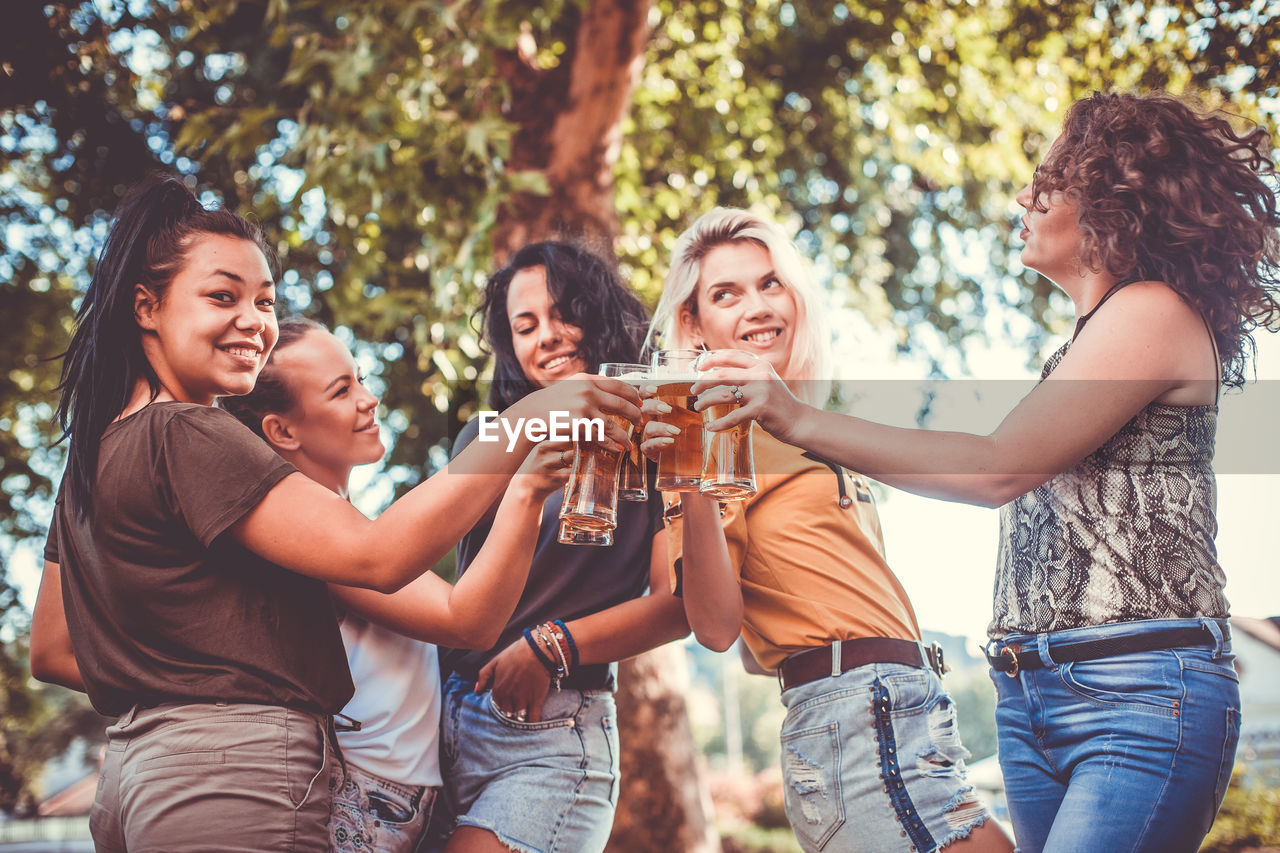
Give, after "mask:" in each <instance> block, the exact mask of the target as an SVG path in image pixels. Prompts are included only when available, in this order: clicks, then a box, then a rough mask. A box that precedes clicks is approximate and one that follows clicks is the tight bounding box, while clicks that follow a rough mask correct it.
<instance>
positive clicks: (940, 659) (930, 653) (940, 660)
mask: <svg viewBox="0 0 1280 853" xmlns="http://www.w3.org/2000/svg"><path fill="white" fill-rule="evenodd" d="M924 654H925V658H926V659H928V661H929V666H930V668H932V669H933V671H934V672H936V673H938V677H939V678H941V677H942V676H944V675H946V674H947V673H948V672H950V671H951V667H949V666H947V661H946V658H945V657H944V656H943V653H942V644H941V643H937V642H933V643H930V644H929V645H927V646H925V647H924Z"/></svg>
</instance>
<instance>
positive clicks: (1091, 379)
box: [693, 93, 1280, 853]
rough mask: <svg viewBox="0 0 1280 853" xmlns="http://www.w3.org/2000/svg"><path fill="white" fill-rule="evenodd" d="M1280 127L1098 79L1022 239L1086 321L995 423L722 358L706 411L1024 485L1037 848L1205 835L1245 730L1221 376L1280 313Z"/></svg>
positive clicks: (1023, 651)
mask: <svg viewBox="0 0 1280 853" xmlns="http://www.w3.org/2000/svg"><path fill="white" fill-rule="evenodd" d="M1274 178H1275V166H1274V163H1273V162H1272V160H1271V156H1270V140H1269V137H1268V135H1267V133H1266V132H1265V131H1264V130H1263V129H1261V128H1256V127H1255V128H1252V129H1250V130H1248V131H1245V132H1237V131H1236V130H1235V129H1234V128H1233V127H1232V124H1231V123H1230V122H1229V121H1228V120H1227V118H1226V117H1224V116H1223V115H1222V114H1219V113H1211V112H1206V111H1203V110H1201V109H1199V108H1197V107H1194V106H1189V105H1187V104H1186V103H1184V102H1182V101H1180V100H1178V99H1175V98H1173V97H1170V96H1169V95H1165V94H1151V95H1130V94H1101V93H1099V94H1094V95H1092V96H1090V97H1088V98H1085V99H1083V100H1081V101H1079V102H1078V103H1076V104H1074V105H1073V106H1072V107H1071V108H1070V110H1069V111H1068V113H1067V117H1066V122H1065V128H1064V130H1063V133H1062V135H1061V136H1060V137H1059V138H1058V140H1057V141H1056V142H1054V144H1053V145H1052V146H1051V148H1050V150H1049V153H1048V156H1047V157H1046V158H1045V160H1044V162H1043V164H1042V165H1041V167H1040V168H1039V169H1037V171H1036V176H1035V178H1034V180H1033V181H1032V184H1031V186H1029V187H1027V188H1025V189H1024V190H1022V192H1020V193H1019V194H1018V197H1017V200H1018V204H1019V205H1021V206H1022V207H1023V208H1024V209H1025V211H1026V213H1025V214H1024V215H1023V217H1022V220H1021V222H1022V225H1023V228H1022V231H1021V233H1020V235H1019V236H1020V238H1021V239H1022V240H1024V241H1025V246H1024V248H1023V251H1022V261H1023V263H1024V264H1025V265H1026V266H1028V267H1030V268H1032V269H1035V270H1038V271H1039V272H1040V273H1042V274H1044V275H1045V276H1046V277H1048V278H1049V279H1051V280H1052V281H1053V282H1054V283H1055V284H1056V285H1057V286H1058V287H1060V288H1061V289H1062V290H1063V292H1065V293H1066V294H1067V295H1068V296H1069V297H1071V300H1072V302H1073V303H1074V305H1075V309H1076V316H1077V320H1076V327H1075V334H1074V335H1073V336H1072V339H1071V340H1070V341H1067V342H1066V343H1065V344H1063V346H1062V347H1061V348H1060V349H1059V350H1058V351H1057V352H1055V353H1054V354H1053V355H1052V356H1051V357H1050V358H1049V360H1048V362H1047V363H1046V364H1045V367H1044V370H1043V372H1042V376H1041V381H1040V383H1039V384H1038V385H1037V386H1036V388H1035V389H1034V390H1033V391H1032V392H1031V393H1030V394H1028V395H1027V397H1026V398H1025V399H1024V400H1022V402H1021V403H1019V404H1018V406H1017V407H1015V408H1014V410H1013V411H1012V412H1011V413H1010V414H1009V415H1008V416H1006V417H1005V419H1004V420H1003V421H1002V422H1001V424H1000V425H999V426H998V427H997V428H996V429H995V431H994V432H992V433H991V434H989V435H972V434H966V433H958V432H931V431H928V430H912V429H898V428H894V427H888V426H884V425H881V424H876V423H872V422H870V421H866V420H862V419H860V418H854V417H850V416H847V415H842V414H837V413H834V412H822V411H819V410H818V409H816V408H813V407H812V406H809V405H807V404H805V403H804V402H802V401H800V400H798V399H797V398H796V397H795V396H794V395H793V394H792V393H791V392H790V391H789V390H788V388H787V385H786V384H785V383H784V382H783V381H782V380H780V379H779V378H778V377H777V376H776V375H775V374H774V372H773V370H772V368H771V367H770V366H769V365H768V364H767V363H756V364H752V365H749V366H748V365H746V364H745V362H743V361H741V360H739V359H736V358H735V357H734V356H732V355H729V356H716V357H713V358H709V359H707V360H706V366H707V367H711V368H715V369H716V372H715V374H714V376H715V378H714V379H708V380H706V381H703V382H701V383H699V384H697V385H695V386H694V387H693V391H694V392H695V393H698V394H700V397H699V402H698V406H699V408H706V407H707V406H710V405H715V404H721V403H724V402H727V401H729V400H730V399H733V398H735V397H736V398H737V399H740V400H741V401H742V406H741V407H740V408H739V409H737V410H736V411H734V412H733V413H731V414H729V415H727V416H725V417H723V418H720V419H718V420H716V421H712V422H711V423H709V424H707V427H706V428H707V429H710V430H724V429H730V428H732V427H734V426H735V425H737V424H739V423H741V422H743V421H745V420H747V419H754V420H756V421H758V422H759V423H760V424H761V426H763V427H764V428H765V429H766V430H767V431H769V432H770V433H771V434H773V435H774V436H776V437H778V438H780V439H782V440H783V441H786V442H788V443H791V444H795V445H798V446H799V447H802V448H805V449H806V450H808V451H811V452H813V453H815V454H818V455H820V456H822V457H823V458H825V459H829V460H831V461H833V462H836V463H839V464H841V465H844V466H847V467H849V468H852V469H855V470H859V471H862V472H864V473H866V474H867V475H869V476H872V477H875V478H877V479H879V480H882V481H884V482H886V483H888V484H890V485H893V486H897V487H899V488H903V489H906V490H908V491H912V492H916V493H918V494H923V495H927V496H932V497H937V498H942V499H944V500H953V501H961V502H965V503H975V504H982V505H986V506H992V507H1000V508H1001V514H1000V528H1001V533H1000V553H999V561H998V566H997V571H996V582H995V613H994V618H993V620H992V622H991V626H990V629H989V633H990V637H991V642H990V644H989V646H988V650H987V657H988V660H989V662H990V664H991V667H992V679H993V680H994V681H995V683H996V687H997V691H998V695H999V700H998V704H997V708H996V720H997V725H998V729H999V751H1000V763H1001V767H1002V769H1003V771H1004V776H1005V785H1006V791H1007V795H1008V800H1009V812H1010V816H1011V818H1012V820H1013V825H1014V831H1015V833H1016V835H1017V840H1018V846H1019V849H1020V850H1022V851H1042V850H1043V851H1055V853H1060V851H1065V850H1134V851H1153V852H1154V851H1160V853H1165V851H1179V850H1185V851H1194V850H1196V849H1197V848H1198V847H1199V844H1200V841H1201V840H1202V839H1203V838H1204V836H1205V834H1206V833H1207V832H1208V829H1209V827H1210V825H1211V824H1212V823H1213V818H1214V815H1215V814H1216V812H1217V808H1218V805H1219V804H1220V803H1221V801H1222V796H1223V794H1224V792H1225V790H1226V786H1227V782H1228V780H1229V779H1230V776H1231V768H1232V764H1233V760H1234V756H1235V750H1236V743H1237V739H1238V736H1239V730H1240V697H1239V684H1238V679H1237V676H1236V673H1235V670H1234V667H1233V666H1232V661H1233V657H1234V656H1233V655H1232V652H1231V637H1230V631H1229V628H1228V624H1227V617H1228V605H1227V600H1226V597H1225V596H1224V594H1223V588H1224V586H1225V583H1226V578H1225V575H1224V573H1223V570H1222V567H1221V566H1220V565H1219V564H1218V560H1217V552H1216V549H1215V546H1214V541H1213V540H1214V535H1215V534H1216V532H1217V520H1216V518H1215V515H1214V513H1215V504H1216V484H1215V480H1214V473H1213V467H1212V460H1213V450H1214V434H1215V430H1216V424H1217V414H1218V406H1217V398H1218V389H1219V387H1220V385H1221V384H1223V383H1225V384H1228V385H1240V384H1242V382H1243V380H1244V375H1245V369H1246V366H1247V363H1248V360H1249V356H1250V354H1251V348H1252V339H1251V338H1250V333H1251V332H1252V331H1253V330H1254V329H1256V328H1258V327H1259V326H1262V327H1267V328H1273V327H1275V325H1276V324H1277V319H1278V318H1280V302H1278V293H1280V288H1278V286H1277V273H1278V272H1280V238H1278V236H1277V228H1278V227H1280V214H1278V213H1277V200H1276V195H1275V189H1274V187H1275V183H1274Z"/></svg>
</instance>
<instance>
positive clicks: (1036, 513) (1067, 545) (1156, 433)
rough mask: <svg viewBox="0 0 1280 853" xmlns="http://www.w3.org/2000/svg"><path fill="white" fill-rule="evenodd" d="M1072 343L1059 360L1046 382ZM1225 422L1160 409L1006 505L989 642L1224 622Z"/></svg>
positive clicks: (1205, 410)
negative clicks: (1216, 460) (1219, 456)
mask: <svg viewBox="0 0 1280 853" xmlns="http://www.w3.org/2000/svg"><path fill="white" fill-rule="evenodd" d="M1117 289H1118V288H1117ZM1108 296H1110V294H1108ZM1099 304H1101V303H1099ZM1094 310H1097V309H1096V308H1095V309H1094ZM1091 313H1092V312H1091ZM1087 319H1088V317H1087V316H1086V317H1084V318H1081V323H1080V324H1079V326H1078V327H1077V334H1079V329H1080V328H1082V327H1083V325H1084V322H1083V321H1084V320H1087ZM1070 346H1071V341H1068V342H1067V343H1066V344H1064V345H1063V346H1062V348H1061V349H1059V350H1058V351H1057V352H1055V353H1054V354H1053V355H1052V356H1051V357H1050V358H1049V360H1048V361H1047V362H1046V363H1045V366H1044V370H1043V371H1042V372H1041V375H1040V379H1041V381H1043V380H1044V378H1045V377H1047V376H1048V375H1049V374H1050V373H1052V372H1053V369H1054V368H1055V367H1057V366H1058V364H1059V362H1061V361H1062V358H1063V356H1065V355H1066V353H1067V350H1068V349H1069V348H1070ZM1217 419H1218V407H1217V405H1216V404H1215V405H1204V406H1170V405H1166V404H1162V403H1152V404H1150V405H1148V406H1147V407H1146V408H1145V409H1143V410H1142V411H1141V412H1139V413H1138V414H1137V415H1135V416H1134V418H1133V419H1132V420H1131V421H1129V422H1128V423H1127V424H1125V425H1124V426H1123V427H1122V428H1121V429H1120V431H1119V432H1117V433H1116V434H1115V435H1113V436H1112V437H1111V438H1109V439H1108V440H1107V441H1106V442H1105V443H1104V444H1103V445H1102V446H1101V447H1099V448H1098V449H1097V450H1096V451H1094V452H1093V453H1092V454H1090V455H1089V456H1088V457H1087V458H1085V459H1083V460H1082V461H1081V462H1079V463H1078V464H1077V465H1076V466H1075V467H1073V468H1070V469H1069V470H1067V471H1064V472H1062V473H1061V474H1058V475H1057V476H1056V477H1054V478H1053V479H1051V480H1049V481H1048V482H1047V483H1044V484H1043V485H1041V486H1039V487H1038V488H1036V489H1033V490H1032V491H1030V492H1028V493H1027V494H1025V495H1023V496H1022V497H1020V498H1017V499H1016V500H1013V501H1011V502H1010V503H1008V504H1005V505H1004V506H1003V507H1002V508H1001V509H1000V554H999V559H998V563H997V567H996V582H995V616H994V619H993V620H992V622H991V625H990V627H989V629H988V633H989V634H990V636H992V637H1001V636H1004V635H1005V634H1008V633H1011V632H1026V633H1041V632H1045V631H1057V630H1062V629H1064V628H1080V627H1085V626H1089V625H1102V624H1106V623H1110V622H1127V621H1131V620H1135V619H1181V618H1191V617H1197V616H1209V617H1215V618H1226V616H1227V599H1226V596H1225V595H1224V594H1223V586H1224V585H1225V583H1226V577H1225V576H1224V574H1223V572H1222V567H1221V566H1219V565H1218V557H1217V549H1216V548H1215V546H1214V537H1215V535H1216V534H1217V531H1218V522H1217V518H1216V515H1215V512H1216V505H1217V483H1216V481H1215V479H1214V474H1213V466H1212V462H1213V443H1214V434H1215V431H1216V429H1217Z"/></svg>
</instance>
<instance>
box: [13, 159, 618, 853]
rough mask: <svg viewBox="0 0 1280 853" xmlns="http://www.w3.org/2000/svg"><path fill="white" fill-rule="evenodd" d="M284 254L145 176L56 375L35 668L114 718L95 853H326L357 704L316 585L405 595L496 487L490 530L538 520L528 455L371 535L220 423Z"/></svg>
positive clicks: (564, 402) (490, 454) (483, 595)
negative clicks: (54, 467)
mask: <svg viewBox="0 0 1280 853" xmlns="http://www.w3.org/2000/svg"><path fill="white" fill-rule="evenodd" d="M270 257H271V253H270V250H269V248H268V247H267V245H266V244H265V242H264V240H263V238H262V236H261V234H260V232H259V231H258V229H257V228H255V227H254V226H253V225H252V224H250V223H248V222H247V221H245V220H244V219H243V218H241V217H239V216H236V215H234V214H232V213H229V212H227V211H222V210H214V211H209V210H205V209H204V208H203V207H202V206H201V205H200V204H199V203H198V202H197V200H196V198H195V196H194V195H193V194H192V193H191V192H190V191H189V190H188V189H187V188H186V187H185V186H184V185H183V184H182V183H181V182H179V181H178V180H175V179H155V180H151V181H148V182H146V183H145V184H144V185H142V186H140V187H138V188H137V189H136V190H135V191H134V192H133V193H131V194H130V195H129V197H128V198H126V199H125V201H124V202H123V203H122V205H121V207H120V209H119V210H118V211H117V216H116V219H115V221H114V222H113V224H112V227H111V231H110V233H109V235H108V238H107V242H106V246H105V248H104V249H103V253H102V256H101V258H100V260H99V263H98V266H97V269H96V271H95V273H94V276H93V280H92V281H91V282H90V285H89V288H88V290H87V292H86V293H85V296H84V301H83V304H82V306H81V309H80V314H79V318H78V321H79V322H78V326H77V329H76V332H75V335H74V337H73V339H72V341H71V345H70V347H69V348H68V350H67V353H66V356H65V361H64V365H63V381H62V386H61V389H62V394H63V396H62V401H61V404H60V406H59V409H58V414H59V418H60V421H61V423H62V426H63V429H64V433H65V435H64V437H69V438H70V449H69V453H68V467H67V473H66V476H65V477H64V480H63V484H62V487H61V489H60V491H59V495H58V500H57V504H56V506H55V509H54V517H53V522H52V524H51V527H50V531H49V539H48V542H47V544H46V547H45V569H44V575H43V578H42V580H41V585H40V593H39V596H38V598H37V602H36V608H35V614H34V618H33V622H32V632H31V670H32V673H33V674H34V675H35V676H36V677H37V678H41V679H44V680H48V681H55V682H58V683H62V684H66V685H69V686H72V687H77V688H79V689H83V690H85V691H86V692H87V693H88V694H89V698H90V700H91V701H92V702H93V705H94V707H95V708H96V709H97V710H98V711H99V712H100V713H103V714H106V715H109V716H113V717H118V718H119V720H118V722H117V723H116V724H115V725H113V726H112V727H111V728H109V729H108V748H107V753H106V759H105V761H104V762H103V766H102V778H101V780H100V783H99V786H98V792H97V796H96V798H95V802H94V806H93V811H92V812H91V815H90V829H91V831H92V833H93V837H94V844H95V846H96V848H97V849H98V850H99V851H125V850H133V851H138V850H163V851H168V852H170V853H171V852H172V851H185V850H195V849H201V850H207V849H216V850H243V851H264V850H273V851H274V850H281V851H283V850H316V851H322V850H325V849H327V846H328V837H327V832H326V823H327V821H328V815H329V796H328V794H329V776H330V774H331V772H332V766H333V763H334V749H333V723H332V716H331V715H332V714H333V713H334V712H336V711H337V710H339V709H340V708H342V707H343V705H344V704H345V703H346V702H347V700H348V699H349V698H350V697H351V693H352V685H351V678H350V675H349V673H348V670H347V664H346V656H345V652H344V649H343V645H342V640H341V637H340V636H339V633H338V627H337V622H336V619H335V616H334V610H333V604H332V602H331V600H330V598H329V592H328V589H327V588H326V586H325V582H335V583H341V584H347V585H351V586H358V587H364V588H369V589H376V590H379V591H382V592H391V591H394V590H396V589H398V588H400V587H402V586H404V585H405V584H407V583H409V582H410V581H412V580H413V579H414V578H416V577H417V576H419V575H420V574H422V573H423V572H424V571H426V570H427V569H429V568H430V567H431V566H432V565H433V564H434V563H435V562H436V560H437V559H439V557H440V556H442V555H443V554H444V553H445V552H447V551H448V550H449V549H450V548H451V547H452V546H453V544H454V543H455V542H456V541H457V540H458V539H459V538H461V535H462V534H463V533H464V532H465V531H466V530H467V529H469V527H470V526H471V525H472V524H474V523H475V521H476V520H477V519H478V518H479V517H480V516H481V514H482V513H484V512H485V511H486V510H487V509H488V508H489V507H490V506H492V505H493V503H494V501H495V500H496V499H498V498H499V497H500V496H501V495H502V494H503V492H504V490H505V498H504V506H503V507H502V508H500V509H499V513H502V512H504V511H508V512H513V513H515V514H517V515H519V514H521V513H531V514H532V516H531V517H534V518H536V516H537V514H538V513H539V512H540V511H541V508H542V496H541V494H540V493H538V491H537V490H536V489H535V488H533V487H532V484H531V483H530V482H528V481H529V480H530V479H531V478H528V477H524V476H521V477H515V478H512V477H511V475H512V474H513V473H515V472H516V469H517V468H519V467H520V465H521V464H522V463H523V462H524V461H525V459H526V457H528V456H530V450H531V448H532V444H531V442H529V441H528V440H527V439H522V440H521V441H518V442H517V444H516V446H515V447H514V448H513V449H512V451H511V452H507V450H506V448H505V445H503V444H480V445H477V447H476V448H474V451H475V452H474V453H473V454H472V455H471V456H470V457H469V458H468V459H467V460H465V461H464V460H462V459H461V457H460V458H459V459H458V460H457V461H455V462H454V463H453V464H451V466H450V467H451V468H453V469H454V471H455V472H456V471H457V470H458V468H459V467H460V464H461V465H465V466H467V468H468V469H469V470H472V471H480V472H483V473H484V474H486V475H490V476H466V475H461V474H457V473H450V471H449V469H446V470H445V471H443V472H441V473H440V474H438V475H437V476H434V477H432V478H431V479H430V480H429V481H428V482H426V483H423V484H422V485H420V486H418V487H417V488H415V489H414V490H412V491H411V492H410V493H409V494H407V495H405V496H404V497H403V498H401V499H400V500H399V501H397V502H396V503H395V504H393V505H392V506H391V507H390V508H389V509H388V510H387V511H386V512H384V513H383V514H382V516H381V517H379V518H378V519H377V520H374V521H371V520H369V519H368V518H366V517H365V516H363V515H362V514H360V512H359V511H357V510H355V509H354V508H353V507H352V506H351V505H350V504H349V503H348V502H347V501H345V500H344V499H342V498H341V497H340V496H339V495H337V494H334V492H332V491H330V490H329V489H328V488H326V487H324V486H323V485H320V484H318V483H316V482H315V481H313V480H311V479H309V478H308V477H306V476H304V475H303V474H302V473H300V472H299V471H298V470H297V469H296V468H295V467H294V466H293V465H291V464H290V463H289V462H286V461H285V460H284V459H282V458H281V457H280V456H278V455H277V454H276V453H275V452H274V451H272V450H271V448H270V447H268V446H267V445H266V444H264V443H263V442H262V441H261V440H260V439H259V438H258V437H257V436H256V435H254V434H253V433H252V432H251V431H250V430H249V429H248V428H246V427H245V426H244V425H243V424H241V423H239V422H238V421H237V420H236V419H235V418H234V417H233V416H232V415H231V414H229V413H227V412H225V411H223V410H221V409H218V408H215V407H214V406H213V402H214V400H215V399H216V398H217V397H219V396H234V395H240V394H245V393H247V392H249V391H250V390H252V389H253V387H254V382H255V380H256V378H257V376H258V372H259V371H260V370H261V368H262V366H263V364H264V362H265V361H266V358H267V356H268V354H269V353H270V352H271V349H272V347H273V346H274V345H275V343H276V339H277V324H276V318H275V308H274V302H275V284H274V280H275V275H274V271H273V269H272V266H271V263H270V261H269V258H270ZM634 399H635V395H634V392H632V391H631V390H630V389H629V388H628V387H627V386H625V385H623V384H621V383H616V382H610V381H609V380H603V379H599V378H596V377H583V381H580V382H575V383H566V385H565V387H564V388H563V389H557V390H556V391H548V392H546V393H542V394H537V395H531V396H530V397H528V398H526V399H525V400H524V401H522V402H521V403H520V404H518V406H517V407H513V409H517V408H518V409H519V411H513V412H512V413H511V416H512V417H515V416H525V417H528V416H535V417H536V416H541V417H546V416H547V412H548V410H556V411H568V412H569V413H570V416H571V417H572V416H576V417H600V416H601V413H602V412H613V413H618V414H621V415H623V416H625V417H630V418H635V417H637V416H638V410H637V409H636V407H635V406H634V404H633V401H634ZM606 420H607V419H606ZM610 429H611V430H612V431H613V432H614V433H616V435H617V437H618V438H622V432H621V431H620V430H613V429H612V427H610ZM619 444H621V441H619ZM468 452H469V453H470V452H471V451H468ZM492 475H497V476H492ZM510 547H511V548H512V552H511V553H510V554H509V555H508V556H509V559H506V560H499V562H501V563H503V564H505V565H509V566H511V568H510V569H509V570H508V571H507V572H506V573H494V574H493V575H490V576H485V577H483V578H482V579H481V580H482V581H484V582H485V584H484V585H485V588H484V589H482V590H478V592H479V595H478V598H479V599H480V600H483V601H486V602H488V606H489V607H491V608H492V610H493V611H494V612H495V613H496V614H497V615H495V616H494V617H493V618H495V619H501V618H502V614H503V613H504V612H510V609H511V607H514V605H515V600H516V596H518V593H519V588H520V586H521V582H520V581H521V580H522V578H523V573H524V571H526V570H527V565H528V563H527V557H526V558H525V559H524V566H523V567H521V565H520V564H521V559H520V557H521V553H520V551H519V549H520V548H521V547H523V546H522V543H519V542H517V541H512V542H511V543H510ZM512 588H514V589H512ZM461 606H462V605H461V604H459V603H458V602H455V600H454V598H452V597H451V598H450V600H449V603H448V607H447V608H446V610H448V609H451V608H454V607H461ZM503 607H506V610H505V611H503V609H502V608H503Z"/></svg>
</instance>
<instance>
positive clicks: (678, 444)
mask: <svg viewBox="0 0 1280 853" xmlns="http://www.w3.org/2000/svg"><path fill="white" fill-rule="evenodd" d="M699 355H700V351H699V350H696V349H664V350H658V351H657V352H655V353H654V354H653V361H652V364H651V370H650V374H649V382H650V384H652V385H654V386H656V388H657V395H656V396H657V398H658V399H659V400H661V401H662V402H664V403H666V404H667V405H668V406H670V407H671V411H669V412H667V413H666V414H664V415H658V417H657V420H659V421H661V422H662V423H664V424H670V425H672V426H675V427H679V428H680V434H679V435H678V436H676V438H675V443H674V444H673V445H671V447H668V448H667V449H666V450H663V451H661V452H660V453H659V454H658V476H657V478H656V480H655V482H654V486H655V487H656V488H657V489H658V490H659V491H663V492H696V491H698V486H699V485H700V484H701V482H702V479H701V475H702V415H700V414H698V413H697V412H695V411H694V410H693V401H694V400H695V399H697V398H696V397H694V396H693V395H692V394H690V393H689V389H690V388H692V387H693V383H694V382H697V381H698V375H697V373H696V372H694V362H695V361H697V359H698V356H699Z"/></svg>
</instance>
